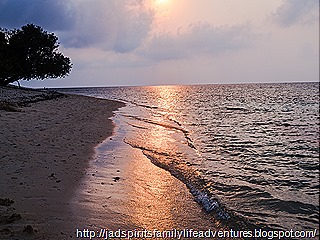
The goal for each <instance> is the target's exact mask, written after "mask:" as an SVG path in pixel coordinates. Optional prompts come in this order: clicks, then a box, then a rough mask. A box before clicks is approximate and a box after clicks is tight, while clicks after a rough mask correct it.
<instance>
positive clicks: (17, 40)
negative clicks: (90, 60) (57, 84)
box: [0, 24, 72, 85]
mask: <svg viewBox="0 0 320 240" xmlns="http://www.w3.org/2000/svg"><path fill="white" fill-rule="evenodd" d="M58 47H59V43H58V38H57V37H56V36H55V35H54V34H53V33H48V32H46V31H44V30H43V29H42V28H41V27H39V26H35V25H34V24H27V25H25V26H23V27H21V29H14V30H10V31H9V30H7V29H0V85H7V84H9V83H12V82H15V81H18V80H31V79H37V80H42V79H46V78H57V77H65V76H66V75H68V74H69V73H70V71H71V68H72V64H71V60H70V58H68V57H65V56H63V54H62V53H59V52H58V51H57V50H58Z"/></svg>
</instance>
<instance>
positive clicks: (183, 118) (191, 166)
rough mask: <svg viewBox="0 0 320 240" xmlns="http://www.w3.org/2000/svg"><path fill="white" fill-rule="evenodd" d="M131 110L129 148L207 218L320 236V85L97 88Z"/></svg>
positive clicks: (89, 91)
mask: <svg viewBox="0 0 320 240" xmlns="http://www.w3.org/2000/svg"><path fill="white" fill-rule="evenodd" d="M59 91H62V92H68V93H73V94H80V95H86V96H92V97H96V98H105V99H111V100H118V101H122V102H124V103H126V106H125V107H123V108H120V109H119V110H118V111H117V112H116V113H115V116H114V118H113V119H114V121H115V122H116V123H117V125H119V126H121V128H123V129H122V131H125V138H124V140H123V141H124V142H125V143H126V144H128V145H129V146H131V147H132V148H136V149H140V150H141V151H142V152H143V154H144V155H145V156H147V157H148V159H150V161H151V162H152V163H153V164H155V165H156V166H158V167H161V168H163V169H165V170H167V171H169V172H170V173H171V174H172V175H173V176H175V177H176V178H177V179H179V180H180V181H182V182H183V183H185V184H186V185H187V187H188V188H189V190H190V192H191V193H192V194H193V196H194V199H195V201H197V202H198V203H199V204H200V205H201V206H202V207H203V208H204V209H205V210H206V211H207V212H208V214H213V215H214V216H215V217H216V218H218V219H222V221H225V222H228V220H229V219H233V218H235V219H237V220H238V221H239V222H241V221H243V222H247V223H250V224H252V225H253V226H264V227H266V228H268V229H275V230H285V231H288V230H291V229H293V230H314V229H318V230H319V83H318V82H314V83H279V84H273V83H272V84H271V83H270V84H229V85H222V84H221V85H218V84H212V85H190V86H183V85H181V86H176V85H170V86H143V87H141V86H140V87H96V88H73V89H59Z"/></svg>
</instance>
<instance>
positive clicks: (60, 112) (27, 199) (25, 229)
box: [0, 88, 123, 239]
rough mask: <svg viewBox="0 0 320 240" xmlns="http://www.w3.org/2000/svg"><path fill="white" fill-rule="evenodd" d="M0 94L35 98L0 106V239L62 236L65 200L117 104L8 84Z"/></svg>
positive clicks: (110, 125) (15, 98) (66, 218)
mask: <svg viewBox="0 0 320 240" xmlns="http://www.w3.org/2000/svg"><path fill="white" fill-rule="evenodd" d="M0 95H1V98H2V99H1V100H2V101H4V100H7V101H9V102H13V103H15V104H17V103H19V102H20V103H21V102H23V99H21V98H19V97H20V96H23V95H24V97H25V96H26V95H27V98H26V97H25V98H24V99H27V100H28V101H29V102H32V101H31V100H36V101H35V102H34V103H27V105H26V103H24V104H22V105H24V106H23V107H21V104H20V106H18V105H13V107H12V108H9V111H8V109H5V110H0V149H1V151H0V163H1V164H0V172H1V174H0V189H1V192H0V199H1V201H0V238H1V239H3V238H8V239H10V238H12V239H23V238H32V239H33V238H39V239H65V238H67V233H66V232H65V230H66V229H69V225H70V223H71V222H72V221H71V219H70V217H71V212H70V210H69V207H68V205H69V201H70V199H71V198H72V197H73V194H74V191H75V189H76V188H77V187H78V184H79V182H80V179H81V178H82V177H83V176H84V172H85V170H86V168H87V166H88V163H89V160H90V159H91V157H92V155H93V152H94V147H95V146H96V145H97V144H99V143H100V142H101V141H103V140H104V139H105V138H107V137H108V136H110V135H111V134H112V132H113V127H114V125H113V123H112V121H111V120H110V119H109V118H110V117H111V116H112V115H113V112H112V111H114V110H116V109H117V108H119V107H121V106H123V104H122V103H119V102H115V101H108V100H100V99H95V98H89V97H83V96H72V95H68V96H60V97H57V98H53V99H50V97H48V94H46V93H42V92H32V91H31V92H30V91H24V90H15V89H9V88H1V93H0ZM39 95H43V96H47V97H42V98H41V97H40V98H39ZM48 99H49V100H48ZM41 100H44V101H41ZM6 110H7V111H6Z"/></svg>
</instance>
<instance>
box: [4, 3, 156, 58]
mask: <svg viewBox="0 0 320 240" xmlns="http://www.w3.org/2000/svg"><path fill="white" fill-rule="evenodd" d="M153 19H154V12H153V11H152V10H148V9H147V8H146V6H145V1H144V0H108V1H105V0H90V1H89V0H69V1H65V0H28V1H26V0H0V26H2V27H7V28H12V27H20V26H22V25H24V24H26V22H32V23H35V24H37V25H40V26H42V27H43V28H44V29H46V30H48V31H56V32H57V33H58V36H59V38H60V39H59V40H60V41H61V43H62V44H63V45H64V46H65V47H69V48H90V47H98V48H102V49H104V50H106V51H114V52H120V53H125V52H131V51H133V50H134V49H136V48H138V47H139V46H140V45H141V43H142V42H143V41H144V39H145V38H146V37H147V35H148V33H149V30H150V27H151V24H152V22H153Z"/></svg>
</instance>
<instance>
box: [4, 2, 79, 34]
mask: <svg viewBox="0 0 320 240" xmlns="http://www.w3.org/2000/svg"><path fill="white" fill-rule="evenodd" d="M66 2H67V1H64V0H45V1H41V0H28V1H25V0H0V25H1V26H2V27H7V28H18V27H20V26H22V25H24V24H26V23H29V22H31V23H35V24H39V25H41V26H42V27H44V28H46V29H50V30H52V31H54V30H66V29H69V28H70V27H71V26H72V23H73V21H72V18H73V11H72V6H70V4H68V3H66Z"/></svg>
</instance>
